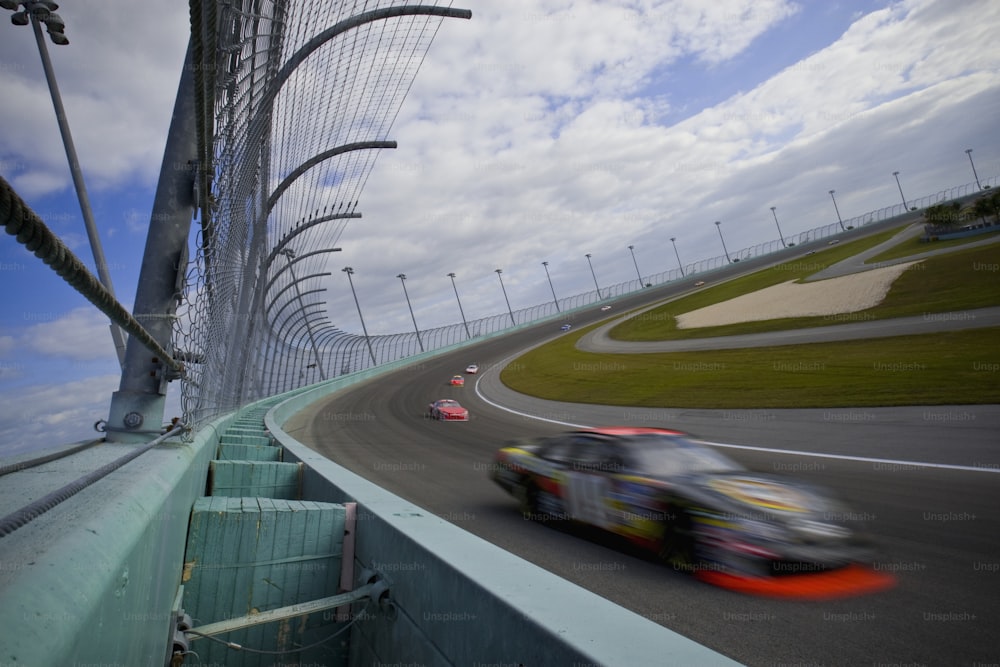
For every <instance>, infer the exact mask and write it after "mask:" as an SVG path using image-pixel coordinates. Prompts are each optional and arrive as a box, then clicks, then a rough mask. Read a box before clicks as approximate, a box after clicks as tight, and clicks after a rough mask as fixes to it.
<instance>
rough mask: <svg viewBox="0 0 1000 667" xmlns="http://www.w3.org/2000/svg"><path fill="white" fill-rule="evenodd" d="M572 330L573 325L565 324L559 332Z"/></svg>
mask: <svg viewBox="0 0 1000 667" xmlns="http://www.w3.org/2000/svg"><path fill="white" fill-rule="evenodd" d="M572 328H573V325H572V324H564V325H562V326H561V327H559V331H569V330H570V329H572Z"/></svg>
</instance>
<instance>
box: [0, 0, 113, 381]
mask: <svg viewBox="0 0 1000 667" xmlns="http://www.w3.org/2000/svg"><path fill="white" fill-rule="evenodd" d="M21 5H23V6H24V9H23V10H21V11H14V10H17V8H18V7H19V6H21ZM0 7H2V8H3V9H9V10H11V11H14V13H13V14H11V16H10V22H11V23H13V24H14V25H28V24H29V23H30V24H31V27H32V30H33V31H34V33H35V42H36V43H37V44H38V55H39V56H40V57H41V59H42V69H43V70H44V71H45V80H46V82H47V83H48V86H49V95H50V96H51V97H52V106H53V107H55V112H56V122H57V123H58V124H59V133H60V134H61V135H62V140H63V148H64V149H65V151H66V159H67V160H68V161H69V171H70V175H71V176H72V178H73V187H74V188H75V189H76V197H77V199H78V200H79V202H80V212H81V213H82V214H83V224H84V227H85V228H86V230H87V238H88V240H89V241H90V250H91V253H93V255H94V263H95V264H96V265H97V277H98V278H99V279H100V281H101V284H102V285H104V287H105V288H107V290H108V292H110V293H111V295H112V296H114V293H115V290H114V286H113V285H112V283H111V273H110V272H109V271H108V261H107V260H106V259H105V258H104V248H103V246H102V245H101V237H100V235H99V234H98V233H97V223H96V222H94V213H93V211H92V210H91V208H90V196H89V195H88V194H87V186H86V184H85V183H84V180H83V171H82V170H81V169H80V160H79V158H78V157H77V154H76V145H75V144H74V143H73V135H72V133H71V132H70V129H69V121H67V120H66V109H65V108H64V107H63V102H62V95H60V93H59V84H58V83H56V74H55V70H54V69H53V67H52V60H51V58H49V50H48V47H46V46H45V37H44V36H43V35H42V23H44V24H45V30H46V31H47V32H48V34H49V38H50V39H51V40H52V43H53V44H56V45H57V46H66V45H67V44H69V39H68V38H67V37H66V32H65V31H66V22H65V21H63V20H62V17H60V16H59V15H58V14H56V13H55V12H56V10H57V9H59V5H57V4H56V3H54V2H51V1H50V0H26V1H22V2H15V1H14V0H0ZM111 340H112V342H113V343H114V346H115V354H117V356H118V365H119V366H122V365H124V364H125V334H123V333H122V330H121V329H120V328H119V327H118V325H117V324H114V323H111Z"/></svg>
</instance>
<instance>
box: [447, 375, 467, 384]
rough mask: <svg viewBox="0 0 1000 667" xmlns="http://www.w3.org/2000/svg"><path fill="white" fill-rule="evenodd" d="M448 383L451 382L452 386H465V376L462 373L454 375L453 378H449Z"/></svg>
mask: <svg viewBox="0 0 1000 667" xmlns="http://www.w3.org/2000/svg"><path fill="white" fill-rule="evenodd" d="M448 384H450V385H451V386H452V387H464V386H465V378H464V377H462V376H461V375H452V376H451V379H450V380H448Z"/></svg>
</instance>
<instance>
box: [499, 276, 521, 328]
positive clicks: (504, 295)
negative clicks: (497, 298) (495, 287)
mask: <svg viewBox="0 0 1000 667" xmlns="http://www.w3.org/2000/svg"><path fill="white" fill-rule="evenodd" d="M494 271H495V272H496V274H497V278H499V279H500V289H501V290H503V300H504V301H506V302H507V312H508V313H510V323H511V324H513V325H514V326H517V322H516V321H515V320H514V311H513V310H511V307H510V299H508V298H507V288H506V287H504V286H503V276H501V275H500V274H501V273H503V269H494Z"/></svg>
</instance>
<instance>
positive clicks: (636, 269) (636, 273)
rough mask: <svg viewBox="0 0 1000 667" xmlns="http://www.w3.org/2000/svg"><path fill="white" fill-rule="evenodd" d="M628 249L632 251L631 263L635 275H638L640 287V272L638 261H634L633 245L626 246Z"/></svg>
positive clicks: (641, 285)
mask: <svg viewBox="0 0 1000 667" xmlns="http://www.w3.org/2000/svg"><path fill="white" fill-rule="evenodd" d="M628 251H629V252H630V253H632V263H633V264H635V275H637V276H639V287H640V288H642V287H643V283H642V274H641V273H639V262H637V261H635V246H634V245H630V246H629V247H628Z"/></svg>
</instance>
